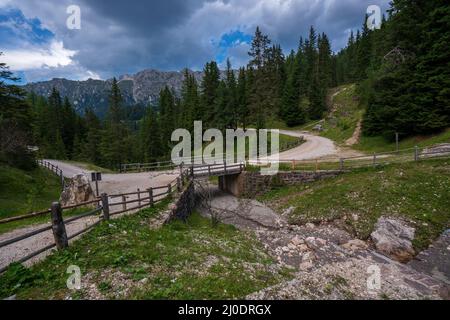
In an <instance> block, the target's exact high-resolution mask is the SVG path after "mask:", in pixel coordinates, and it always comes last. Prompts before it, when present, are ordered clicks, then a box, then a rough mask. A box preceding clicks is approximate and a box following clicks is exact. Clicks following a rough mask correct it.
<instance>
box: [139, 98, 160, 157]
mask: <svg viewBox="0 0 450 320" xmlns="http://www.w3.org/2000/svg"><path fill="white" fill-rule="evenodd" d="M140 141H141V152H142V154H143V155H144V161H146V162H155V161H158V160H159V159H160V158H161V157H163V156H164V155H165V154H164V148H163V142H162V135H161V128H160V123H159V118H158V114H157V113H156V112H155V110H154V109H153V107H152V106H148V107H147V112H146V114H145V117H144V119H143V122H142V127H141V130H140Z"/></svg>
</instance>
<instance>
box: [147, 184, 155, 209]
mask: <svg viewBox="0 0 450 320" xmlns="http://www.w3.org/2000/svg"><path fill="white" fill-rule="evenodd" d="M148 195H149V197H150V206H151V207H153V205H154V201H153V188H150V189H148Z"/></svg>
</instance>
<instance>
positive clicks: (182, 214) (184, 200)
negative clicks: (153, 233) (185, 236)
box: [168, 180, 195, 221]
mask: <svg viewBox="0 0 450 320" xmlns="http://www.w3.org/2000/svg"><path fill="white" fill-rule="evenodd" d="M194 207H195V188H194V182H193V181H191V180H190V181H189V182H188V183H187V185H186V186H184V188H183V190H182V191H181V192H179V193H177V194H175V195H174V197H173V201H172V204H171V205H170V206H169V210H170V217H169V219H168V220H169V221H170V220H173V219H181V220H183V221H186V220H187V218H188V217H189V215H190V214H191V213H192V211H193V210H194Z"/></svg>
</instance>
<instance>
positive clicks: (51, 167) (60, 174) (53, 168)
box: [37, 160, 66, 190]
mask: <svg viewBox="0 0 450 320" xmlns="http://www.w3.org/2000/svg"><path fill="white" fill-rule="evenodd" d="M37 163H38V165H40V166H41V167H44V168H46V169H48V170H50V171H51V172H53V173H54V174H56V175H57V176H58V177H59V178H60V180H61V189H62V190H64V188H65V186H66V181H65V179H64V175H63V171H62V170H61V169H60V168H58V166H55V165H54V164H53V163H51V162H48V161H45V160H37Z"/></svg>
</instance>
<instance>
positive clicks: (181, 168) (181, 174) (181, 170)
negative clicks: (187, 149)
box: [180, 162, 184, 181]
mask: <svg viewBox="0 0 450 320" xmlns="http://www.w3.org/2000/svg"><path fill="white" fill-rule="evenodd" d="M180 177H181V181H183V180H184V176H183V162H182V163H181V164H180Z"/></svg>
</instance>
